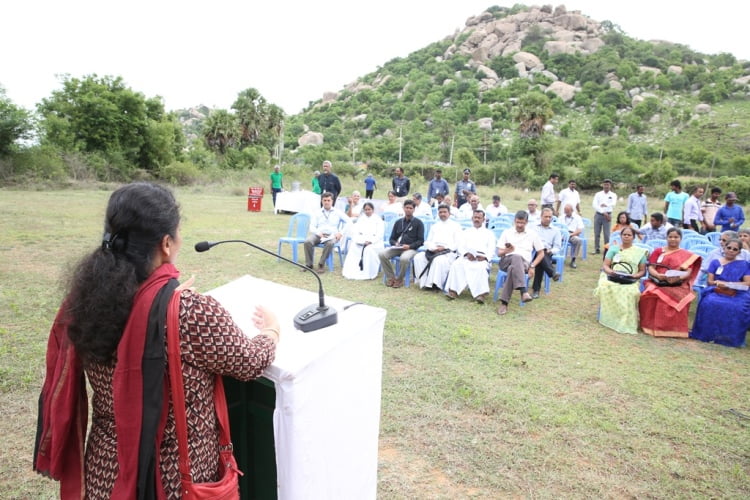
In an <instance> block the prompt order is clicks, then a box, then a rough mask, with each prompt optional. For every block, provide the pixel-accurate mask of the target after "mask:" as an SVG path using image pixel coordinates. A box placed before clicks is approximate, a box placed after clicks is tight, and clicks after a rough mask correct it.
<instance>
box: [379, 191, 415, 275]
mask: <svg viewBox="0 0 750 500" xmlns="http://www.w3.org/2000/svg"><path fill="white" fill-rule="evenodd" d="M389 243H390V245H391V246H389V247H388V248H386V249H384V250H381V251H380V253H379V254H378V258H379V259H380V267H381V268H382V269H383V273H384V274H385V279H386V281H385V285H386V286H389V287H393V288H400V287H402V286H404V276H406V273H407V272H411V260H412V259H413V258H414V256H415V255H416V254H417V249H418V248H419V247H421V246H422V243H424V224H422V221H421V220H419V219H417V218H416V217H414V202H413V201H412V200H406V201H405V202H404V217H403V218H401V219H399V220H397V221H396V223H395V224H394V225H393V230H392V231H391V236H390V239H389ZM393 257H398V258H399V273H398V276H396V273H395V271H394V270H393V264H392V263H391V258H393Z"/></svg>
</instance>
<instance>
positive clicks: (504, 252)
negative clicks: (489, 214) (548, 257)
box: [497, 210, 544, 316]
mask: <svg viewBox="0 0 750 500" xmlns="http://www.w3.org/2000/svg"><path fill="white" fill-rule="evenodd" d="M528 221H529V214H528V213H527V212H525V211H524V210H519V211H518V212H516V218H515V220H514V227H511V228H508V229H506V230H505V231H503V232H502V234H501V235H500V237H499V238H498V239H497V255H498V256H499V257H500V264H499V268H500V270H501V271H505V272H506V273H507V274H508V276H507V278H506V280H505V283H504V284H503V289H502V291H501V292H500V306H498V308H497V314H499V315H500V316H503V315H505V314H507V313H508V302H510V298H511V295H513V290H518V291H519V292H520V293H521V300H522V301H523V302H529V301H531V300H532V298H531V295H530V294H529V292H528V290H527V289H526V275H527V273H528V277H529V278H533V277H534V268H535V267H536V265H537V264H539V262H540V261H541V260H542V257H544V252H542V250H544V244H543V243H542V240H541V239H540V238H539V235H538V234H536V231H534V230H532V229H528V228H527V224H528ZM534 251H536V258H534V261H533V262H532V260H531V259H532V254H533V252H534Z"/></svg>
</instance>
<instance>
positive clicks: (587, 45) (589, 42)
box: [581, 37, 605, 54]
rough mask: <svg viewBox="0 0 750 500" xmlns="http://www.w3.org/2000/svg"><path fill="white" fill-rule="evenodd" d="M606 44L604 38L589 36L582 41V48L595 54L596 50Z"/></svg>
mask: <svg viewBox="0 0 750 500" xmlns="http://www.w3.org/2000/svg"><path fill="white" fill-rule="evenodd" d="M604 45H605V43H604V40H602V39H601V38H597V37H593V38H587V39H586V40H584V41H582V42H581V49H582V50H583V51H584V52H589V53H591V54H593V53H594V52H596V51H598V50H599V49H601V48H602V47H604Z"/></svg>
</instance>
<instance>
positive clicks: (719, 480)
mask: <svg viewBox="0 0 750 500" xmlns="http://www.w3.org/2000/svg"><path fill="white" fill-rule="evenodd" d="M484 191H488V190H487V189H485V190H484ZM109 192H110V191H109V189H106V190H105V189H96V188H90V189H70V190H61V191H57V190H56V191H14V190H0V234H2V242H0V261H1V262H2V264H0V417H1V418H0V435H2V436H3V446H2V448H1V449H2V451H0V498H53V497H56V495H57V485H56V484H55V483H53V482H51V481H48V480H46V479H43V478H41V477H40V476H38V475H36V474H35V473H33V472H32V471H31V457H32V447H33V437H34V432H35V426H36V402H37V397H38V391H39V387H40V385H41V383H42V377H43V363H44V353H45V347H46V339H47V334H48V331H49V326H50V324H51V321H52V319H53V316H54V314H55V311H56V308H57V306H58V304H59V303H60V300H61V298H62V288H61V280H62V278H63V276H64V275H65V273H66V271H67V269H68V268H69V267H70V266H71V265H72V264H73V263H74V262H75V261H76V259H77V258H78V257H80V256H81V255H82V254H83V253H84V252H87V251H90V250H91V249H92V248H94V247H95V246H97V245H98V244H100V241H101V234H102V220H103V213H104V208H105V205H106V201H107V198H108V196H109ZM500 192H501V194H502V195H503V199H504V202H505V203H506V204H507V205H509V207H510V208H511V209H514V210H515V209H519V208H522V207H523V205H524V204H525V201H526V199H527V198H528V197H529V196H538V193H537V194H529V193H523V192H521V191H511V190H510V188H503V189H501V190H500ZM244 193H246V188H242V189H238V188H231V187H191V188H180V189H177V190H176V194H177V197H178V200H179V201H180V203H181V205H182V209H183V224H182V235H183V238H184V245H183V249H182V253H181V255H180V257H179V259H178V267H179V268H180V269H181V271H182V273H183V278H187V277H189V276H190V275H195V276H196V286H197V288H198V290H201V291H206V290H209V289H212V288H214V287H216V286H218V285H221V284H223V283H225V282H227V281H229V280H232V279H234V278H236V277H238V276H240V275H243V274H252V275H255V276H257V277H260V278H264V279H269V280H273V281H277V282H280V283H284V284H288V285H293V286H301V287H303V288H308V289H309V290H315V289H316V286H315V284H314V281H313V280H310V283H309V286H308V285H307V284H306V283H305V284H303V283H301V281H300V279H299V276H300V275H299V273H298V272H297V270H296V269H294V268H291V266H288V265H286V264H283V263H278V262H277V261H276V259H274V258H272V257H269V256H266V255H264V254H261V253H257V254H256V253H250V254H249V253H248V249H247V248H246V247H243V246H236V247H230V246H226V247H223V248H222V251H221V252H219V251H215V252H210V253H207V254H196V253H195V252H194V251H193V250H192V247H193V244H194V243H196V242H197V241H200V240H206V239H207V240H218V239H231V238H244V239H249V240H252V241H253V242H255V243H257V244H260V245H263V246H265V247H268V248H272V249H274V248H275V247H276V242H277V238H278V237H279V236H281V235H282V234H284V233H285V232H286V227H287V223H288V220H289V216H288V215H273V213H272V210H271V206H270V204H271V199H270V196H266V197H265V199H264V202H263V203H264V206H263V211H262V212H260V213H250V212H247V210H246V197H245V194H244ZM489 194H491V193H489V192H487V193H486V196H484V197H485V198H489V196H488V195H489ZM622 194H626V193H622ZM590 200H591V198H590V197H587V198H586V201H584V204H583V206H584V215H587V214H588V216H590V212H591V209H590V208H589V206H590ZM591 249H592V245H591V243H590V245H589V250H591ZM285 252H286V253H285V255H287V256H289V255H290V252H289V250H288V248H287V249H285ZM579 263H580V265H579V268H578V269H577V270H572V269H570V268H566V270H565V275H564V281H563V282H562V283H555V284H553V287H552V293H551V294H550V295H547V296H544V295H543V296H542V298H541V299H539V300H536V301H534V302H532V303H530V304H528V305H526V306H525V307H523V308H521V307H519V306H518V300H517V295H516V296H514V301H513V302H512V303H511V306H510V312H509V313H508V315H507V316H505V317H502V318H501V317H498V316H497V315H496V314H495V307H493V306H492V305H490V304H488V305H484V306H480V305H477V304H474V303H472V302H471V301H470V300H469V298H468V297H462V298H461V299H459V300H456V301H452V302H449V301H447V300H446V299H445V298H444V297H443V296H442V295H441V294H437V293H433V292H427V291H419V290H417V289H416V288H412V289H403V288H402V289H396V290H393V289H389V288H386V287H384V286H383V285H382V282H381V280H380V279H377V280H374V281H372V282H351V281H347V280H345V279H343V278H342V277H341V275H340V268H339V266H338V262H337V264H336V267H337V269H336V272H335V273H333V274H330V273H327V274H326V275H324V276H323V278H322V279H323V281H324V285H325V287H326V293H327V294H329V295H333V296H338V297H345V298H348V299H350V300H354V301H362V302H366V303H368V304H371V305H373V306H377V307H383V308H385V309H387V311H388V317H387V321H386V330H385V340H384V365H383V393H382V417H381V434H380V454H379V486H378V497H379V498H399V499H400V498H404V499H405V498H446V499H447V498H507V497H513V498H521V497H531V498H582V497H589V498H591V497H596V498H748V497H749V496H750V419H749V418H750V395H749V394H750V393H748V387H750V351H749V350H748V349H731V348H726V347H722V346H715V345H709V344H704V343H700V342H694V341H691V340H676V339H654V338H651V337H648V336H645V335H636V336H630V335H620V334H617V333H615V332H613V331H610V330H608V329H605V328H603V327H601V326H599V324H598V323H597V322H596V312H597V302H596V300H595V297H594V295H593V287H594V286H595V283H596V279H597V273H598V268H599V261H598V259H597V258H589V259H587V260H583V261H581V260H579ZM495 270H496V268H495ZM492 281H493V283H492V284H491V285H492V286H494V273H493V275H492ZM270 305H271V307H274V306H277V307H281V305H280V304H279V305H274V304H270ZM334 389H335V386H332V390H334Z"/></svg>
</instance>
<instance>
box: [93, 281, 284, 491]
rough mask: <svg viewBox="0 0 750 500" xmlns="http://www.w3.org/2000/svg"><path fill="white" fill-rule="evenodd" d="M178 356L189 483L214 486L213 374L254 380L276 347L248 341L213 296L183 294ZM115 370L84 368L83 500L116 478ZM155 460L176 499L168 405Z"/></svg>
mask: <svg viewBox="0 0 750 500" xmlns="http://www.w3.org/2000/svg"><path fill="white" fill-rule="evenodd" d="M180 351H181V353H182V375H183V380H184V387H185V408H186V411H187V425H188V447H189V451H190V463H191V466H192V469H193V470H192V472H193V481H195V482H196V483H202V482H208V481H216V480H217V479H218V477H217V472H218V459H219V445H218V431H217V428H216V412H215V411H214V402H213V394H214V380H215V375H216V374H217V373H218V374H221V375H230V376H232V377H235V378H238V379H240V380H250V379H254V378H257V377H259V376H260V375H261V373H262V372H263V370H264V369H265V368H266V367H267V366H268V365H270V364H271V362H272V361H273V359H274V353H275V346H274V343H273V341H272V340H271V339H270V338H269V337H267V336H265V335H257V336H256V337H254V338H252V339H250V338H248V337H246V336H245V335H244V334H243V333H242V331H241V330H240V329H239V327H237V325H236V324H235V323H234V321H233V320H232V317H231V316H230V314H229V312H228V311H227V310H226V309H224V308H223V307H222V306H221V305H220V304H219V303H218V302H217V301H216V300H215V299H213V298H212V297H207V296H204V295H200V294H198V293H194V292H191V291H189V290H184V291H183V292H182V294H181V296H180ZM114 366H115V365H114V363H110V364H106V365H103V364H92V365H89V366H87V367H86V375H87V377H88V380H89V383H90V384H91V387H92V389H93V396H92V419H91V430H90V432H89V436H88V440H87V443H86V458H85V470H86V471H85V474H86V497H87V498H110V497H111V493H112V487H113V486H114V483H115V478H116V477H117V472H118V464H117V434H116V431H115V416H114V400H113V397H112V377H113V374H114ZM167 372H168V368H165V373H167ZM159 459H160V461H161V477H162V482H163V484H164V489H165V492H166V495H167V498H179V496H180V495H179V488H180V473H179V468H178V452H177V436H176V435H175V426H174V414H173V409H172V403H171V401H170V404H169V415H168V416H167V423H166V428H165V430H164V438H163V441H162V445H161V451H160V457H159Z"/></svg>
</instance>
